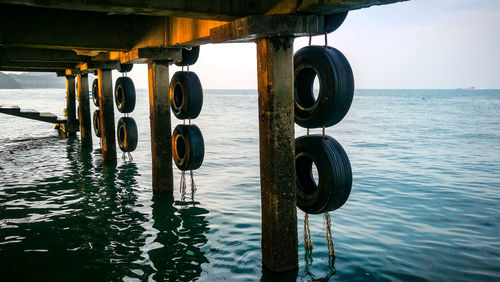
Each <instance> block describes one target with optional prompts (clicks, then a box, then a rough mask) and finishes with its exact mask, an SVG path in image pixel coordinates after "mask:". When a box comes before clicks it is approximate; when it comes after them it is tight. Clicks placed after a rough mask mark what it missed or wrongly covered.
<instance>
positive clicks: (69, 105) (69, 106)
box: [66, 75, 78, 137]
mask: <svg viewBox="0 0 500 282" xmlns="http://www.w3.org/2000/svg"><path fill="white" fill-rule="evenodd" d="M66 116H67V120H68V122H67V124H66V133H67V134H68V137H74V136H76V132H77V131H78V121H77V120H76V94H75V77H74V76H73V75H67V76H66Z"/></svg>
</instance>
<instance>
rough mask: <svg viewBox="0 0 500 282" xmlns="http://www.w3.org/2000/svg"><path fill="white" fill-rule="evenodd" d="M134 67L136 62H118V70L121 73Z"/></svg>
mask: <svg viewBox="0 0 500 282" xmlns="http://www.w3.org/2000/svg"><path fill="white" fill-rule="evenodd" d="M132 68H134V64H118V66H117V67H116V70H117V71H119V72H121V73H125V72H129V71H131V70H132Z"/></svg>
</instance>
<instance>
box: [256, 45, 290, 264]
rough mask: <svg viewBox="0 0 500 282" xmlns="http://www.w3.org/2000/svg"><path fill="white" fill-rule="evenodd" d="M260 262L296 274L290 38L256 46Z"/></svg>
mask: <svg viewBox="0 0 500 282" xmlns="http://www.w3.org/2000/svg"><path fill="white" fill-rule="evenodd" d="M257 76H258V83H259V86H258V92H259V142H260V182H261V202H262V261H263V264H264V266H266V267H267V268H268V269H270V270H271V271H277V272H282V271H287V270H291V269H296V268H298V239H297V209H296V199H297V196H296V192H295V185H296V184H295V136H294V109H293V106H294V100H293V77H294V76H293V38H287V37H273V38H264V39H258V40H257Z"/></svg>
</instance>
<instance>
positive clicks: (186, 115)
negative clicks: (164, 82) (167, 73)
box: [170, 71, 203, 119]
mask: <svg viewBox="0 0 500 282" xmlns="http://www.w3.org/2000/svg"><path fill="white" fill-rule="evenodd" d="M202 106H203V88H202V87H201V82H200V79H199V78H198V76H197V75H196V73H194V72H192V71H190V72H186V71H178V72H176V73H174V75H173V76H172V80H171V81H170V107H171V108H172V112H173V113H174V115H175V117H177V118H178V119H195V118H197V117H198V115H199V114H200V112H201V108H202Z"/></svg>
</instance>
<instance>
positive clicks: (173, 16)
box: [0, 0, 401, 272]
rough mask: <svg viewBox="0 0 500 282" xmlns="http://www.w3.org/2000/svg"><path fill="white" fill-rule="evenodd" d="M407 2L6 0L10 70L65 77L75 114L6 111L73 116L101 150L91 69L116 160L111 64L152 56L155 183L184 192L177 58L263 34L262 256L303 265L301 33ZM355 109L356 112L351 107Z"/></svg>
mask: <svg viewBox="0 0 500 282" xmlns="http://www.w3.org/2000/svg"><path fill="white" fill-rule="evenodd" d="M395 2H401V0H351V1H344V0H321V1H318V0H303V1H293V0H269V1H266V0H258V1H249V0H236V1H228V0H214V1H201V0H194V1H182V0H174V1H160V2H158V1H132V0H125V1H119V2H116V3H115V2H110V1H104V2H102V1H83V2H82V1H60V0H55V1H33V0H12V1H8V0H7V1H2V0H0V70H2V71H33V72H53V73H55V75H57V76H60V77H65V79H66V90H67V91H66V101H67V103H66V109H67V117H66V119H59V118H57V117H56V116H54V115H52V114H49V113H38V112H35V111H22V110H21V109H20V108H19V107H12V105H9V106H10V107H9V106H0V113H5V114H10V115H16V116H19V117H25V118H30V119H36V120H40V121H44V122H50V123H54V124H64V131H65V133H66V134H67V136H68V137H76V136H77V132H78V131H79V132H80V138H81V145H82V146H86V147H92V138H91V134H92V133H91V131H92V122H91V113H90V106H89V83H88V74H89V73H92V74H97V77H98V79H97V81H98V82H97V92H96V93H92V94H93V95H96V94H97V95H96V97H98V98H97V99H98V100H97V102H96V103H98V105H99V115H98V125H97V127H98V129H99V132H100V138H101V144H102V161H103V162H104V163H107V164H111V165H114V164H116V163H117V153H116V147H117V143H119V144H121V143H120V142H122V140H120V139H119V138H118V139H117V138H116V130H117V125H115V123H114V106H115V104H114V99H115V98H114V91H113V83H112V78H111V71H112V70H114V69H117V70H119V71H122V72H126V71H127V69H128V70H129V69H130V67H131V65H133V64H147V65H148V78H149V107H150V124H151V133H150V134H151V163H152V172H153V173H152V178H153V179H152V191H153V192H154V193H155V194H161V193H168V194H171V193H172V191H173V189H174V184H173V165H172V150H180V149H179V148H180V147H179V148H178V147H177V146H174V145H173V143H172V127H171V120H170V113H171V111H170V108H171V96H172V95H174V94H172V93H171V90H170V89H169V84H170V83H169V65H171V64H174V63H177V64H182V63H183V62H186V61H188V60H189V59H188V58H190V57H189V56H191V53H190V51H192V50H195V48H196V47H197V46H200V45H204V44H209V43H231V42H255V43H256V44H257V62H258V67H257V68H258V69H257V76H258V95H259V98H258V103H259V142H260V176H261V177H260V180H261V203H262V260H263V265H264V266H265V267H267V268H268V269H269V270H271V271H275V272H283V271H287V270H292V269H296V268H297V267H298V236H297V214H296V207H297V192H296V186H297V180H296V177H297V175H296V174H297V173H296V162H297V159H296V158H297V157H296V155H295V148H296V146H295V136H294V118H295V117H294V115H295V113H294V105H295V102H294V99H295V95H294V91H295V90H294V59H293V58H294V54H293V40H294V38H295V37H301V36H313V35H324V34H326V33H329V32H332V31H334V30H335V29H336V28H337V27H338V26H340V25H341V23H342V21H343V19H344V18H345V15H346V13H347V12H348V11H351V10H355V9H361V8H367V7H370V6H373V5H382V4H391V3H395ZM201 52H203V51H202V50H201ZM336 56H338V55H336ZM193 61H194V62H196V59H193ZM187 65H188V66H189V63H188V64H187ZM342 70H344V69H342ZM349 70H350V69H349ZM295 75H296V74H295ZM351 80H352V79H351ZM351 80H349V78H344V80H342V78H339V81H341V84H342V86H343V87H347V86H351V84H352V81H351ZM352 87H353V86H352ZM311 89H312V87H311ZM61 98H62V97H61ZM77 98H78V104H79V108H78V109H79V110H78V111H77V107H76V104H75V101H76V100H77ZM351 99H352V96H351ZM346 103H347V102H346ZM0 104H2V103H1V101H0ZM348 104H349V105H350V101H348ZM21 106H22V105H21ZM344 108H345V107H344ZM343 110H345V111H347V110H348V106H347V108H346V109H343ZM343 114H345V113H343ZM342 117H343V115H342V116H341V117H340V119H341V118H342ZM189 119H191V118H190V117H189ZM295 122H296V121H295ZM325 124H327V126H330V125H332V124H333V123H331V124H328V122H324V123H322V126H323V128H324V126H325ZM94 126H95V124H94ZM119 137H120V136H119ZM324 137H325V136H323V139H325V138H324ZM120 146H121V145H120ZM339 156H340V154H339ZM342 157H343V155H342ZM299 164H300V162H299ZM346 170H347V169H346ZM349 172H350V170H349ZM346 182H348V181H347V180H346ZM349 189H350V187H349ZM347 196H348V195H347ZM344 201H345V200H344ZM341 204H343V202H342V203H340V205H341Z"/></svg>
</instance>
